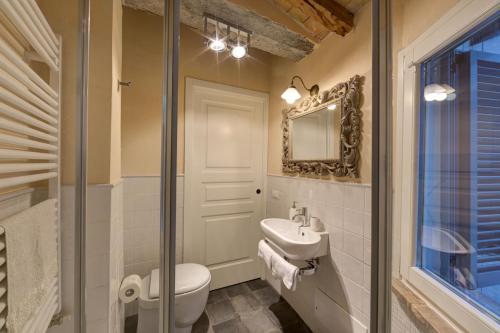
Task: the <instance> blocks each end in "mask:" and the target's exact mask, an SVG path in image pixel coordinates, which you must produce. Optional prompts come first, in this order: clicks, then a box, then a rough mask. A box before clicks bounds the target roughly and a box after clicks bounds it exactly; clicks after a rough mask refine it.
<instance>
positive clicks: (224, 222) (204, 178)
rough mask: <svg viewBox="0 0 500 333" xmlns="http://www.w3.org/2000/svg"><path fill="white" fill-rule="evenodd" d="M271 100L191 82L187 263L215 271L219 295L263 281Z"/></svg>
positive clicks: (187, 133)
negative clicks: (260, 260) (234, 286)
mask: <svg viewBox="0 0 500 333" xmlns="http://www.w3.org/2000/svg"><path fill="white" fill-rule="evenodd" d="M267 104H268V96H267V94H263V93H259V92H254V91H250V90H245V89H239V88H234V87H230V86H225V85H220V84H214V83H210V82H205V81H200V80H195V79H187V81H186V114H185V117H186V118H185V124H186V129H185V179H184V182H185V190H184V191H185V193H184V258H183V259H184V262H196V263H200V264H203V265H205V266H207V267H208V268H209V269H210V272H211V274H212V283H211V289H217V288H221V287H224V286H228V285H232V284H236V283H240V282H243V281H248V280H251V279H255V278H257V277H259V276H260V265H259V263H258V260H257V244H258V241H259V239H260V238H261V237H260V226H259V222H260V220H261V219H262V218H263V217H264V210H265V206H264V205H265V197H264V195H265V191H264V188H263V186H264V175H265V170H266V168H265V166H266V163H265V162H266V158H267V156H266V150H265V145H266V144H267V121H266V119H267Z"/></svg>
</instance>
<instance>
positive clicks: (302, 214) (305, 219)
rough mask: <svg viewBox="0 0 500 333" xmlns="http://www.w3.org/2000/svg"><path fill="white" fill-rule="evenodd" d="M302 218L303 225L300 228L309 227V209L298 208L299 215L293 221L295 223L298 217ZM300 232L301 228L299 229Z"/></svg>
mask: <svg viewBox="0 0 500 333" xmlns="http://www.w3.org/2000/svg"><path fill="white" fill-rule="evenodd" d="M299 216H300V217H302V225H301V226H300V227H308V226H309V217H308V214H307V207H300V208H297V213H296V214H295V215H294V216H293V217H292V221H294V222H295V218H296V217H299ZM299 230H300V228H299Z"/></svg>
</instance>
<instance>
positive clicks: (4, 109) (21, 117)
mask: <svg viewBox="0 0 500 333" xmlns="http://www.w3.org/2000/svg"><path fill="white" fill-rule="evenodd" d="M0 114H2V115H5V116H7V117H10V118H12V119H14V120H17V121H19V122H22V123H25V124H28V125H30V126H33V127H37V128H39V129H42V130H44V131H46V132H49V133H57V128H55V127H54V126H51V125H48V124H47V123H44V122H43V121H41V120H38V119H36V118H35V117H32V116H30V115H27V114H25V113H24V112H21V111H19V110H16V109H14V108H12V107H10V106H8V105H6V104H3V103H0Z"/></svg>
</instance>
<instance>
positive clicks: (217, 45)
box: [208, 38, 227, 52]
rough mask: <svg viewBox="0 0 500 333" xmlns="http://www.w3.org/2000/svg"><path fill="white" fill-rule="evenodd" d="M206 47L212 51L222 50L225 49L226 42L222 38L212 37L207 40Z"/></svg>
mask: <svg viewBox="0 0 500 333" xmlns="http://www.w3.org/2000/svg"><path fill="white" fill-rule="evenodd" d="M208 47H209V48H210V50H212V51H214V52H222V51H224V50H225V49H226V47H227V46H226V42H224V41H223V40H222V39H218V38H216V39H213V40H210V41H209V42H208Z"/></svg>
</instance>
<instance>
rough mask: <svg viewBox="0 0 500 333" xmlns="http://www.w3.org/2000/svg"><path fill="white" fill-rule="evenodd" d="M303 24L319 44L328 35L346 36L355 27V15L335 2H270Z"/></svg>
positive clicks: (311, 0)
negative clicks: (331, 33) (333, 33)
mask: <svg viewBox="0 0 500 333" xmlns="http://www.w3.org/2000/svg"><path fill="white" fill-rule="evenodd" d="M268 1H270V2H271V3H273V4H274V5H276V6H277V7H278V8H280V9H281V10H282V11H284V12H286V13H287V14H288V15H289V16H291V17H292V18H293V19H294V20H295V21H297V22H298V23H299V24H301V25H302V26H303V27H304V28H305V29H307V30H308V31H309V32H310V33H311V34H313V36H314V37H315V41H316V42H319V41H321V40H322V39H323V38H325V37H326V36H327V35H328V33H330V32H335V33H336V34H338V35H341V36H345V35H346V34H347V33H348V32H349V31H351V30H352V28H353V26H354V15H353V14H352V13H351V12H350V11H349V10H347V9H346V8H345V7H344V6H342V5H341V4H339V3H338V2H336V1H334V0H268Z"/></svg>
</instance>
